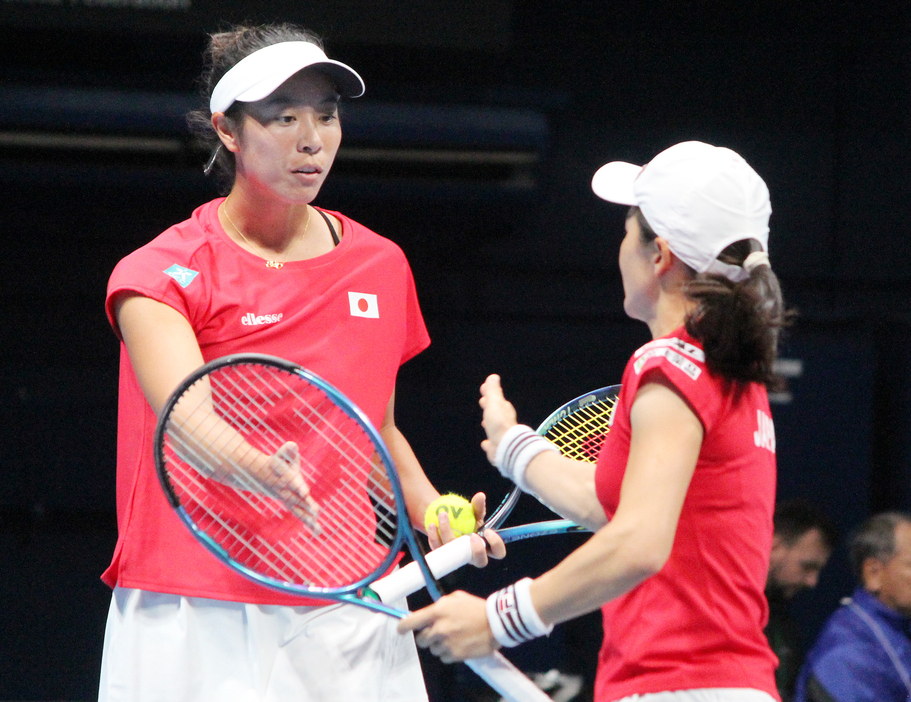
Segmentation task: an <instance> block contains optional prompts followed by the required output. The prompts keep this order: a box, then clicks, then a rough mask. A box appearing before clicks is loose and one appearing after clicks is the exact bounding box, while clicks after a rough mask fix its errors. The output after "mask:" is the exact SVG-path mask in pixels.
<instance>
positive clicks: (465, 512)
mask: <svg viewBox="0 0 911 702" xmlns="http://www.w3.org/2000/svg"><path fill="white" fill-rule="evenodd" d="M440 512H446V513H448V514H449V524H450V525H451V526H452V531H453V533H454V534H455V535H456V536H461V535H462V534H471V533H474V530H475V527H476V526H477V520H476V519H475V516H474V509H473V508H472V506H471V502H469V501H468V500H466V499H465V498H464V497H462V496H461V495H456V494H453V493H449V494H447V495H442V496H441V497H438V498H437V499H435V500H434V501H433V502H431V503H430V506H429V507H427V512H425V513H424V528H425V529H427V530H428V531H429V530H430V527H431V525H433V526H438V525H439V522H438V521H437V515H439V513H440Z"/></svg>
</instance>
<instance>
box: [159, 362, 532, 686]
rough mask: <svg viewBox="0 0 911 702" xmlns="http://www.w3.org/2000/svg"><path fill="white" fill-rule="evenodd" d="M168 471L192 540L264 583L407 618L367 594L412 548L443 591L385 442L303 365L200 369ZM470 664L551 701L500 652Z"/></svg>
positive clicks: (170, 429) (185, 386)
mask: <svg viewBox="0 0 911 702" xmlns="http://www.w3.org/2000/svg"><path fill="white" fill-rule="evenodd" d="M155 463H156V468H157V471H158V476H159V479H160V481H161V484H162V486H163V487H164V490H165V493H166V494H167V497H168V499H169V501H170V503H171V505H172V506H173V507H174V509H175V510H176V511H177V513H178V515H179V516H180V518H181V519H182V520H183V522H184V523H185V524H186V525H187V527H188V528H189V529H190V531H191V532H192V533H193V534H194V535H195V536H196V538H198V539H199V540H200V542H202V544H203V545H204V546H205V547H206V548H207V549H208V550H209V551H211V552H212V553H213V554H214V555H215V556H216V557H217V558H219V559H220V560H221V561H222V562H224V563H225V564H226V565H228V566H229V567H231V568H233V569H234V570H236V571H237V572H239V573H241V574H243V575H244V576H246V577H248V578H250V579H251V580H254V581H256V582H258V583H260V584H262V585H266V586H269V587H272V588H276V589H278V590H281V591H284V592H288V593H292V594H296V595H302V596H306V597H316V598H322V599H327V600H334V601H336V602H343V603H350V604H356V605H359V606H362V607H366V608H368V609H371V610H373V611H376V612H382V613H384V614H388V615H391V616H394V617H399V618H401V617H403V616H405V615H406V614H407V612H404V611H400V610H398V609H395V608H393V607H391V606H389V605H388V604H384V603H382V602H379V601H378V600H376V599H374V598H372V597H370V593H369V591H367V590H366V588H367V586H369V585H370V583H372V582H373V581H374V580H376V579H377V578H378V577H379V576H380V575H382V574H383V573H384V572H386V571H387V570H388V569H390V568H391V567H392V565H393V563H394V562H395V560H396V557H397V554H398V553H399V551H400V550H401V548H402V547H403V546H407V547H408V549H409V551H410V552H411V555H412V557H413V558H414V560H415V563H416V564H417V565H418V567H419V568H420V571H421V573H422V575H423V579H424V580H425V581H426V583H427V589H428V591H429V592H430V594H431V596H432V597H433V599H438V598H439V597H440V596H441V592H440V589H439V586H438V585H437V584H436V582H435V581H434V580H433V578H432V577H431V574H430V570H429V568H428V567H427V564H426V562H425V561H424V557H423V555H422V553H421V550H420V548H419V547H418V544H417V541H416V539H415V535H414V532H413V530H412V529H411V525H410V523H409V520H408V516H407V512H406V509H405V501H404V497H403V493H402V486H401V484H400V482H399V477H398V474H397V473H396V470H395V465H394V464H393V462H392V458H391V456H390V454H389V451H388V449H387V448H386V446H385V444H384V443H383V441H382V438H381V437H380V435H379V433H378V432H377V431H376V429H374V427H373V426H372V425H371V423H370V421H369V420H368V419H367V418H366V416H365V415H363V414H362V413H361V411H360V410H359V409H358V408H357V407H355V406H354V405H353V404H352V403H351V402H350V401H349V400H348V399H347V398H346V397H345V396H344V395H342V394H341V393H340V392H339V391H338V390H336V389H335V388H334V387H332V386H331V385H329V384H328V383H327V382H325V381H324V380H322V379H320V378H319V377H317V376H316V375H314V374H312V373H310V372H308V371H306V370H304V369H303V368H301V367H299V366H297V365H295V364H293V363H289V362H287V361H283V360H281V359H277V358H273V357H270V356H263V355H258V354H251V355H236V356H227V357H225V358H221V359H218V360H216V361H213V362H211V363H208V364H206V365H205V366H203V367H201V368H199V369H198V370H197V371H196V372H194V373H193V374H192V375H191V376H190V377H189V378H187V379H186V380H185V381H184V382H183V383H182V384H181V385H180V387H178V388H177V390H176V391H175V392H174V393H173V395H172V396H171V398H170V399H169V401H168V403H167V405H166V407H165V409H164V411H163V412H162V414H161V417H160V418H159V422H158V426H157V429H156V434H155ZM467 664H468V665H469V666H470V667H471V668H472V669H473V670H474V671H475V672H476V673H478V675H480V676H481V677H482V678H484V680H486V681H487V682H488V683H489V684H490V685H491V687H493V688H494V689H495V690H497V691H498V692H499V693H500V694H501V695H503V696H504V697H505V698H506V699H508V700H512V701H514V702H519V701H520V700H522V701H524V700H548V699H550V698H549V697H547V695H545V694H544V693H543V692H541V690H540V689H539V688H538V687H537V686H536V685H535V684H534V683H533V682H531V680H529V679H528V678H526V677H525V676H524V675H522V673H520V672H519V671H518V670H517V669H516V668H515V667H514V666H512V665H511V664H510V663H509V662H508V661H507V660H506V659H505V658H503V656H501V655H499V654H494V655H493V656H489V657H487V658H479V659H473V660H469V661H467Z"/></svg>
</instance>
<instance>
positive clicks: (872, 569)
mask: <svg viewBox="0 0 911 702" xmlns="http://www.w3.org/2000/svg"><path fill="white" fill-rule="evenodd" d="M884 567H885V564H884V563H883V562H882V561H881V560H879V559H878V558H874V557H872V556H871V557H870V558H868V559H867V560H865V561H864V564H863V566H861V575H862V576H863V583H862V585H863V586H864V589H866V590H869V591H870V592H872V593H873V594H876V593H878V592H879V591H880V590H881V589H882V587H883V570H884Z"/></svg>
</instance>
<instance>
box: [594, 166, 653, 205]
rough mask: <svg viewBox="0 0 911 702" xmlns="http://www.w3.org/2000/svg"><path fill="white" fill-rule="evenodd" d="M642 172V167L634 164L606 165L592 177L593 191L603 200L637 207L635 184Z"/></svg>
mask: <svg viewBox="0 0 911 702" xmlns="http://www.w3.org/2000/svg"><path fill="white" fill-rule="evenodd" d="M641 172H642V166H636V165H634V164H632V163H626V162H624V161H612V162H611V163H606V164H604V165H603V166H601V168H599V169H598V170H597V171H596V172H595V175H594V176H593V177H592V190H593V191H594V193H595V195H597V196H598V197H600V198H601V199H602V200H607V201H608V202H615V203H617V204H618V205H635V204H637V203H636V194H635V191H634V189H633V184H634V183H635V182H636V178H637V177H638V176H639V173H641Z"/></svg>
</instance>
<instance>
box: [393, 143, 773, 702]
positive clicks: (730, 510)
mask: <svg viewBox="0 0 911 702" xmlns="http://www.w3.org/2000/svg"><path fill="white" fill-rule="evenodd" d="M592 187H593V189H594V191H595V193H596V194H597V195H598V196H600V197H601V198H603V199H605V200H608V201H610V202H615V203H619V204H623V205H629V206H631V208H630V210H629V213H628V216H627V219H626V236H625V238H624V239H623V242H622V243H621V245H620V257H619V262H620V272H621V275H622V278H623V289H624V294H625V299H624V309H625V310H626V312H627V314H628V315H630V316H631V317H633V318H635V319H638V320H641V321H643V322H645V323H646V324H647V325H648V327H649V330H650V331H651V334H652V338H653V341H651V342H650V343H648V344H646V345H645V346H643V347H642V348H640V349H639V350H638V351H636V353H635V354H633V357H632V358H631V359H630V361H629V363H628V365H627V367H626V370H625V372H624V374H623V389H622V391H621V393H620V397H619V400H618V403H617V407H616V408H615V410H614V415H613V419H612V428H611V431H610V432H609V434H608V435H607V438H606V439H605V443H604V446H603V449H602V451H601V454H600V456H599V460H598V462H597V466H596V467H595V466H591V465H590V464H587V463H580V462H575V461H572V460H570V459H567V458H564V457H562V456H560V455H559V453H557V452H555V451H554V450H552V449H553V447H552V446H551V445H550V444H549V443H548V442H547V441H545V440H544V439H542V438H540V437H537V436H536V435H535V434H534V433H533V432H531V430H530V429H528V428H527V427H524V426H522V425H519V424H517V423H516V412H515V409H514V408H513V406H512V405H511V404H510V403H509V402H507V401H506V400H505V399H504V397H503V392H502V389H501V387H500V379H499V378H498V377H497V376H491V377H490V378H488V380H487V381H486V382H485V383H484V385H483V387H482V388H481V395H482V397H481V406H482V407H483V408H484V422H483V423H484V429H485V431H486V433H487V440H486V441H485V442H484V444H483V447H484V449H485V451H486V452H487V455H488V457H489V459H490V460H491V462H492V463H493V464H494V465H496V466H497V467H498V469H499V470H500V471H501V472H502V473H503V474H504V475H506V476H507V477H509V478H511V479H512V480H513V481H515V482H516V484H518V485H519V486H521V487H522V488H523V489H524V490H525V491H527V492H530V493H533V494H534V495H536V496H538V497H539V498H540V499H541V500H542V501H543V502H545V503H546V504H547V505H549V506H551V507H552V508H554V509H555V510H556V511H557V512H559V513H560V514H561V515H563V516H565V517H568V518H570V519H573V520H575V521H577V522H580V523H582V524H585V525H586V526H588V527H590V528H591V529H592V531H593V532H594V535H593V536H592V537H591V539H590V540H589V541H588V542H586V544H585V545H583V546H582V547H580V548H579V549H577V550H576V551H575V552H574V553H572V554H571V555H570V556H569V557H567V558H566V559H565V560H564V561H563V562H561V563H560V564H559V565H558V566H556V567H555V568H553V569H552V570H550V571H548V572H547V573H544V574H543V575H541V576H540V577H538V578H535V579H534V580H531V579H528V578H526V579H524V580H521V581H519V582H518V583H516V584H515V585H511V586H509V587H508V588H505V589H504V590H502V591H500V592H498V593H494V594H493V595H491V597H490V598H489V599H488V600H487V601H486V603H485V601H484V600H482V599H479V598H475V597H472V596H470V595H467V594H465V593H454V594H452V595H450V596H448V597H445V598H443V599H441V600H440V601H439V602H437V603H435V604H433V605H431V606H430V607H428V608H425V609H423V610H420V611H418V612H415V613H413V614H412V615H410V616H409V617H408V618H407V619H405V620H403V622H401V624H400V626H399V628H400V630H402V631H405V630H415V631H419V633H418V636H417V641H418V645H419V646H424V647H428V648H430V650H431V651H432V652H434V653H436V654H438V655H440V656H442V657H443V658H444V660H454V659H462V658H466V657H472V656H478V655H483V654H486V653H488V652H489V651H491V650H492V649H496V648H499V647H500V646H515V645H518V644H520V643H522V642H523V641H527V640H529V639H531V638H534V637H536V636H542V635H546V634H548V633H549V632H550V630H551V629H552V627H553V626H554V625H555V624H558V623H559V622H563V621H566V620H568V619H571V618H573V617H577V616H580V615H582V614H585V613H586V612H590V611H592V610H595V609H597V608H599V607H600V608H602V610H603V619H604V643H603V646H602V649H601V652H600V657H599V666H598V673H597V679H596V690H595V699H596V700H597V701H598V702H613V701H614V700H621V699H622V700H624V701H627V702H633V701H638V702H722V701H723V702H770V701H771V700H777V699H778V693H777V691H776V689H775V678H774V669H775V665H776V661H775V657H774V655H773V654H772V652H771V650H770V649H769V647H768V644H767V643H766V639H765V637H764V636H763V632H762V628H763V625H764V624H765V621H766V619H767V615H768V609H767V604H766V600H765V597H764V594H763V589H764V586H765V580H766V572H767V570H768V563H769V552H770V549H771V540H772V511H773V506H774V500H775V470H776V468H775V434H774V429H773V426H772V419H771V413H770V411H769V402H768V396H767V392H766V387H767V386H770V385H774V384H775V383H776V377H775V375H774V373H773V363H774V361H775V356H776V349H777V343H778V336H779V331H780V329H781V327H782V326H783V325H784V324H785V322H786V320H787V316H788V315H787V314H786V313H785V312H784V310H783V304H782V299H781V293H780V290H779V286H778V282H777V279H776V277H775V274H774V273H773V272H772V269H771V267H770V264H769V257H768V253H767V250H768V231H769V229H768V220H769V215H770V213H771V206H770V204H769V195H768V190H767V188H766V185H765V183H764V182H763V181H762V179H761V178H760V177H759V176H758V175H757V174H756V172H755V171H754V170H753V169H752V168H751V167H750V166H749V165H748V164H747V163H746V161H744V160H743V159H742V158H741V157H740V156H739V155H737V154H736V153H734V152H733V151H730V150H729V149H724V148H718V147H715V146H710V145H708V144H704V143H701V142H686V143H682V144H677V145H676V146H672V147H671V148H669V149H667V150H666V151H663V152H662V153H660V154H658V155H657V156H656V157H655V158H654V159H653V160H652V161H651V162H650V163H648V164H647V165H646V166H644V167H640V166H634V165H632V164H627V163H619V162H615V163H609V164H607V165H605V166H603V167H602V168H601V169H600V170H599V171H598V172H597V173H596V175H595V177H594V180H593V182H592ZM602 384H603V383H602ZM592 653H593V655H594V652H592Z"/></svg>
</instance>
